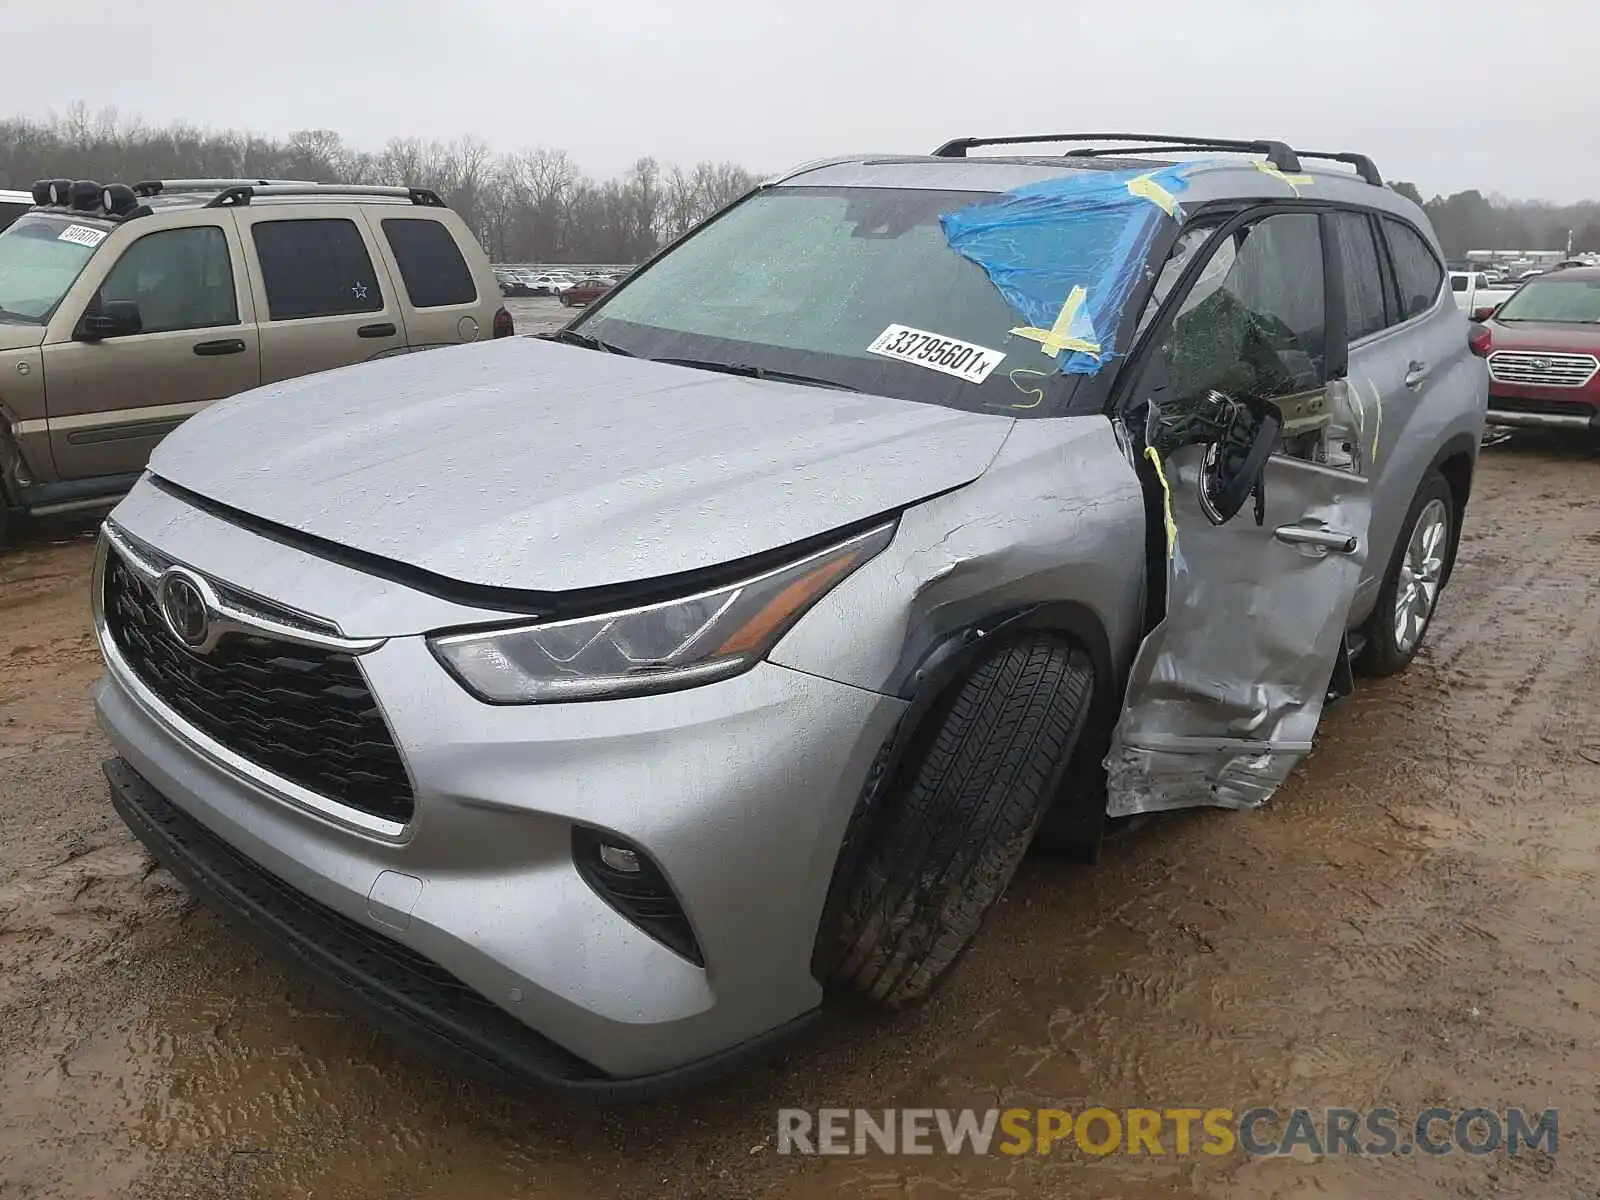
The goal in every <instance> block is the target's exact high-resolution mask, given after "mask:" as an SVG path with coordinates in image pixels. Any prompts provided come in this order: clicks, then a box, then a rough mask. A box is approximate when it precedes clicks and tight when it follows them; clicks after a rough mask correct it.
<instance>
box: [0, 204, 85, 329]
mask: <svg viewBox="0 0 1600 1200" xmlns="http://www.w3.org/2000/svg"><path fill="white" fill-rule="evenodd" d="M105 236H106V231H105V230H103V229H99V228H97V227H95V226H93V225H86V224H82V225H80V224H74V223H72V222H68V221H60V220H56V219H54V218H49V217H22V218H21V219H19V220H18V221H17V223H16V224H15V225H12V226H11V227H10V228H9V229H7V230H5V231H4V232H0V320H3V321H28V322H31V323H33V324H40V325H42V324H43V323H44V322H45V321H47V320H49V318H50V314H51V313H53V312H55V310H56V305H58V304H60V303H61V297H63V296H65V295H66V294H67V289H68V288H70V287H71V286H72V285H73V282H74V281H75V280H76V279H77V278H78V276H79V274H80V273H82V271H83V268H84V267H85V266H86V265H87V264H88V262H89V260H90V259H91V258H93V257H94V251H95V247H96V246H98V245H99V244H100V243H101V242H102V241H103V240H104V239H105Z"/></svg>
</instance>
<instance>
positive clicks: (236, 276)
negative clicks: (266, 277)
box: [43, 212, 261, 479]
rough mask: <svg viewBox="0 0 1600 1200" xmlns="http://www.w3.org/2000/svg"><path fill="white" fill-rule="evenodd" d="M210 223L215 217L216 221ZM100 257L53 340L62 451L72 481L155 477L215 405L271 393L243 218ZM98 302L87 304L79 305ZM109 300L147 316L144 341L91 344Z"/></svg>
mask: <svg viewBox="0 0 1600 1200" xmlns="http://www.w3.org/2000/svg"><path fill="white" fill-rule="evenodd" d="M208 217H209V214H208ZM128 232H134V233H136V236H135V237H134V238H133V239H132V240H130V241H128V242H127V243H126V245H125V246H124V247H123V249H122V251H121V253H120V254H116V255H108V256H104V257H105V261H101V258H102V256H99V255H97V256H96V257H95V259H94V260H91V262H90V264H89V267H88V270H87V271H86V272H85V275H86V276H87V275H88V274H89V273H90V272H96V271H98V272H101V274H100V276H99V278H98V279H90V278H86V279H80V280H79V281H78V284H76V285H74V287H73V291H72V293H71V294H69V296H68V301H67V302H66V303H64V304H63V305H62V306H61V309H60V311H58V312H57V314H56V316H55V317H54V318H53V319H52V320H51V322H50V327H49V330H48V332H47V333H46V334H45V344H44V347H43V354H44V378H45V405H46V412H47V419H48V425H49V430H50V448H51V453H52V454H53V455H54V456H55V462H56V470H57V473H58V475H59V476H60V478H62V479H90V478H94V477H97V476H104V475H121V474H127V473H131V472H137V471H141V470H143V469H144V466H145V462H146V461H147V460H148V459H149V457H150V452H151V451H152V450H154V449H155V447H156V444H157V443H158V442H159V441H160V440H161V439H162V438H163V437H164V436H166V434H168V433H169V432H171V431H172V430H173V429H174V428H176V427H177V426H178V425H179V424H181V423H182V422H183V420H184V419H185V418H187V417H189V416H191V415H192V414H194V413H196V412H198V411H199V410H200V409H202V408H204V407H205V406H206V405H207V404H209V403H210V402H211V401H213V400H220V399H223V398H224V397H226V396H232V395H234V394H235V393H237V392H243V391H247V390H249V389H250V388H253V387H255V386H256V385H257V384H259V383H260V382H261V357H260V346H259V343H258V340H257V337H256V327H255V309H254V305H253V304H252V302H251V298H250V294H249V289H248V287H247V286H246V279H247V276H246V274H245V272H244V270H243V269H242V261H243V260H242V256H241V251H242V247H241V245H240V242H239V235H238V231H237V229H236V228H235V226H234V223H233V218H232V216H231V214H228V213H222V212H219V213H217V214H216V216H215V219H207V220H201V221H195V222H192V223H186V224H182V225H177V226H172V225H169V226H166V227H165V228H152V229H150V230H149V232H146V233H137V224H135V225H134V226H133V227H132V228H131V229H130V230H129V231H128ZM86 289H92V290H89V293H88V299H87V302H86V303H85V302H84V301H83V300H81V299H77V298H78V297H82V296H84V294H85V291H86ZM108 300H121V301H130V300H131V301H132V302H133V303H134V304H136V305H137V306H138V310H139V319H140V326H141V331H140V332H138V333H126V334H119V335H117V336H114V337H106V338H104V339H102V340H98V341H88V340H84V338H83V335H82V333H81V325H80V322H81V320H82V318H83V316H84V314H85V313H87V312H98V311H100V307H101V305H102V304H103V303H104V302H105V301H108Z"/></svg>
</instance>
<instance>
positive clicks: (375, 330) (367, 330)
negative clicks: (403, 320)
mask: <svg viewBox="0 0 1600 1200" xmlns="http://www.w3.org/2000/svg"><path fill="white" fill-rule="evenodd" d="M394 334H395V328H394V322H393V321H382V322H380V323H379V324H377V325H363V326H362V327H361V328H360V329H358V330H356V336H357V337H364V338H381V337H393V336H394Z"/></svg>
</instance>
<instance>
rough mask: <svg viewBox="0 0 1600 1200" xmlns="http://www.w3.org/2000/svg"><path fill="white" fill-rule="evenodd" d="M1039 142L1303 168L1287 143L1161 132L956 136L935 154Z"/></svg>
mask: <svg viewBox="0 0 1600 1200" xmlns="http://www.w3.org/2000/svg"><path fill="white" fill-rule="evenodd" d="M1039 142H1139V143H1144V142H1150V143H1153V144H1154V145H1155V147H1156V148H1157V149H1163V148H1166V147H1174V146H1182V147H1185V148H1187V149H1190V150H1236V151H1243V152H1245V153H1247V154H1264V155H1266V156H1267V161H1268V162H1270V163H1271V164H1272V165H1273V166H1275V167H1277V168H1278V170H1280V171H1288V172H1293V171H1298V170H1300V160H1299V158H1297V157H1296V156H1295V152H1294V151H1293V150H1291V149H1290V148H1289V144H1288V143H1287V142H1277V141H1270V140H1265V139H1263V140H1257V141H1251V142H1243V141H1237V140H1234V139H1232V138H1195V137H1175V136H1170V135H1168V134H1162V133H1040V134H1029V135H1027V136H1025V137H996V138H955V139H953V140H951V141H948V142H946V143H945V144H944V145H942V146H940V147H939V148H938V149H937V150H935V151H934V152H933V153H934V156H935V157H936V158H965V157H966V154H967V151H968V150H971V149H972V148H973V147H975V146H1025V145H1031V144H1035V143H1039ZM1106 153H1114V152H1106ZM1122 153H1127V151H1122ZM1079 157H1093V152H1086V153H1085V154H1084V155H1079Z"/></svg>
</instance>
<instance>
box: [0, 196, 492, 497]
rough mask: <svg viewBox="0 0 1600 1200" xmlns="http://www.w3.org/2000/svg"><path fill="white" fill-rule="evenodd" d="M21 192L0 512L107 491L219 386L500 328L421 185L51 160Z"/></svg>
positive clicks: (8, 323) (6, 278)
mask: <svg viewBox="0 0 1600 1200" xmlns="http://www.w3.org/2000/svg"><path fill="white" fill-rule="evenodd" d="M29 199H30V200H32V201H35V202H36V203H35V204H34V205H33V206H32V207H30V209H29V211H28V212H26V213H24V214H23V215H22V216H21V217H19V218H17V220H16V221H15V222H14V223H13V224H12V225H11V226H10V227H9V228H7V229H6V230H5V231H4V232H0V410H3V416H4V421H3V422H0V515H3V514H4V513H5V512H7V511H10V510H15V509H21V510H25V511H29V512H33V513H36V514H39V513H47V512H61V511H68V510H73V509H85V508H95V507H101V506H105V505H108V504H110V503H114V502H115V500H116V499H117V498H118V497H119V496H120V495H122V493H124V492H126V491H127V489H128V487H129V486H130V485H131V484H132V483H133V481H134V480H135V479H137V478H138V476H139V473H140V472H141V471H143V470H144V466H145V461H146V460H147V459H148V458H149V455H150V452H151V450H153V449H154V448H155V447H156V445H157V443H159V442H160V441H161V439H162V438H163V437H164V436H166V434H168V433H170V432H171V431H172V430H173V429H174V428H176V427H177V426H178V425H179V424H181V423H182V422H183V421H184V420H185V419H187V418H188V417H189V416H191V415H193V414H194V413H196V412H198V411H199V410H201V409H202V408H204V407H206V406H207V405H208V404H210V403H212V402H213V401H215V400H220V399H222V398H223V397H225V396H231V395H234V394H235V393H237V392H243V391H248V390H250V389H251V388H255V387H258V386H260V385H261V384H263V383H275V382H278V381H280V380H285V379H291V378H293V377H295V376H299V375H306V374H310V373H311V372H314V371H323V370H327V369H329V368H331V367H342V366H347V365H349V364H351V363H357V362H363V361H365V360H367V359H373V358H382V357H384V356H386V355H393V354H399V353H403V352H406V351H409V350H420V349H425V348H430V347H436V346H450V345H457V344H459V343H462V342H471V341H476V340H478V339H479V338H488V337H490V336H494V337H503V336H507V335H509V334H510V333H512V332H514V330H513V323H512V320H511V316H510V314H509V313H508V312H507V311H506V310H505V309H504V308H503V307H501V304H500V295H499V288H498V287H497V286H496V284H495V277H494V274H493V272H492V271H491V270H490V268H489V263H488V260H487V259H486V258H485V257H484V254H483V251H482V249H481V248H480V247H479V245H478V243H477V241H476V239H474V237H473V236H472V233H471V232H470V231H469V230H468V229H467V227H466V224H465V223H464V222H463V221H462V220H461V218H460V217H459V216H458V215H456V214H455V213H454V212H452V211H451V210H450V209H449V208H447V207H445V205H444V203H443V202H442V201H441V200H440V199H439V198H438V197H437V196H436V195H435V194H434V193H432V192H429V191H425V190H422V189H417V188H409V189H408V188H378V187H345V186H340V185H333V184H328V185H323V184H301V183H292V184H290V183H273V182H263V181H259V180H257V181H252V180H172V181H165V182H161V181H152V182H149V183H141V184H136V185H134V186H132V187H127V186H123V185H116V184H114V185H111V186H108V187H104V188H102V187H101V186H100V185H99V184H93V183H88V182H86V181H80V182H77V183H72V182H69V181H66V180H56V181H52V182H42V183H40V184H39V185H38V186H37V187H36V189H35V191H34V192H33V193H32V194H31V195H30V197H29ZM314 429H315V422H313V423H312V424H311V425H306V426H303V427H302V428H301V431H300V432H301V434H302V435H303V436H310V435H311V433H312V431H313V430H314Z"/></svg>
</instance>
